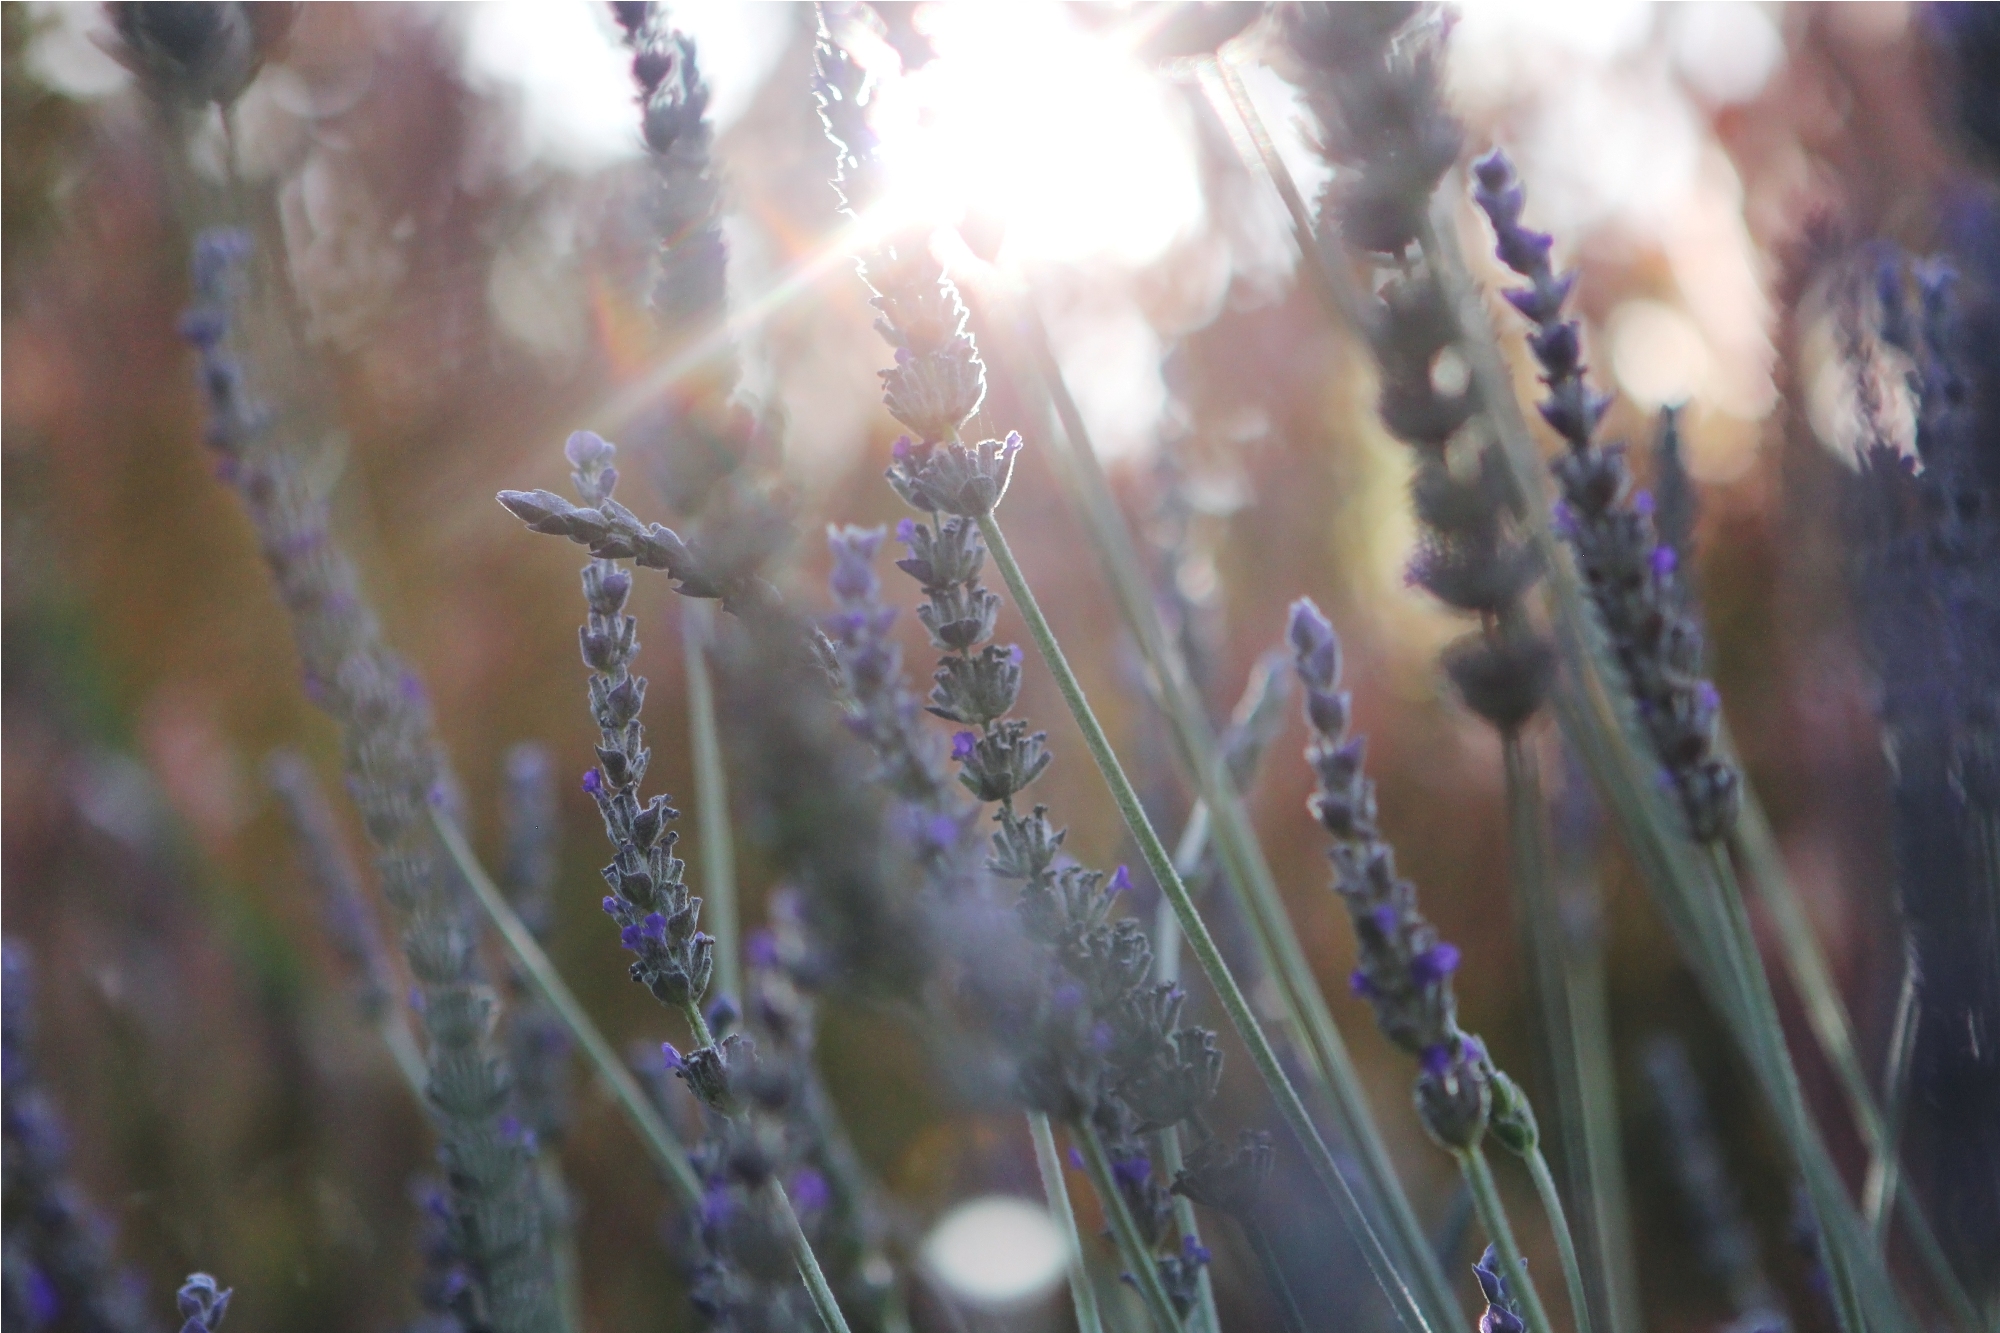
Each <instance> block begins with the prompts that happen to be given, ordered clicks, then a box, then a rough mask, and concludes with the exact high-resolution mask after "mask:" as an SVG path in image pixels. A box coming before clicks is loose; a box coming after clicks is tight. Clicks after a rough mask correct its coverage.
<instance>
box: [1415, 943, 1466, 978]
mask: <svg viewBox="0 0 2000 1333" xmlns="http://www.w3.org/2000/svg"><path fill="white" fill-rule="evenodd" d="M1458 958H1459V954H1458V946H1457V945H1455V944H1448V943H1446V942H1445V941H1443V940H1439V941H1438V942H1437V943H1436V944H1433V945H1432V946H1431V947H1430V948H1428V949H1426V950H1424V951H1423V952H1422V953H1420V954H1418V955H1417V956H1416V957H1415V958H1412V959H1411V960H1410V980H1411V981H1412V982H1414V983H1416V984H1417V985H1419V986H1430V985H1435V984H1436V983H1438V982H1440V981H1443V980H1444V979H1445V978H1446V977H1448V976H1450V975H1451V974H1452V973H1453V972H1456V971H1457V970H1458Z"/></svg>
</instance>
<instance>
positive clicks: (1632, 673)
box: [1473, 150, 1742, 842]
mask: <svg viewBox="0 0 2000 1333" xmlns="http://www.w3.org/2000/svg"><path fill="white" fill-rule="evenodd" d="M1474 174H1475V176H1476V178H1477V181H1478V184H1477V187H1476V188H1475V189H1474V191H1473V198H1474V199H1475V200H1476V201H1477V202H1478V204H1479V206H1480V208H1481V209H1483V210H1484V211H1485V213H1486V216H1487V219H1488V220H1489V221H1490V222H1491V223H1492V224H1493V231H1494V234H1495V236H1496V237H1497V238H1498V246H1497V253H1498V254H1499V256H1500V259H1501V261H1502V262H1503V263H1505V264H1506V265H1507V267H1509V268H1511V269H1513V270H1514V272H1516V273H1518V274H1520V275H1521V276H1522V277H1524V278H1526V279H1527V280H1528V282H1529V283H1530V285H1529V286H1528V287H1525V288H1515V289H1513V290H1510V291H1508V292H1506V293H1505V295H1506V297H1507V301H1508V304H1510V305H1512V306H1513V307H1514V309H1516V310H1517V311H1519V312H1520V313H1521V316H1522V318H1524V319H1526V320H1527V321H1528V322H1529V323H1530V324H1532V325H1533V326H1534V332H1533V333H1531V334H1530V335H1529V336H1528V347H1529V349H1530V350H1531V351H1532V352H1533V353H1534V355H1535V360H1536V361H1537V362H1538V363H1539V364H1540V366H1541V368H1542V372H1543V376H1544V381H1543V382H1544V383H1545V384H1546V385H1547V386H1548V396H1547V397H1546V398H1545V399H1544V400H1543V401H1542V402H1541V403H1540V404H1538V408H1539V410H1540V412H1541V415H1542V419H1543V420H1544V421H1546V422H1548V424H1549V426H1550V427H1551V428H1553V429H1554V430H1555V432H1556V433H1557V434H1558V435H1560V436H1562V438H1563V442H1564V444H1565V446H1566V447H1567V450H1568V452H1567V454H1566V455H1565V456H1563V457H1562V458H1559V459H1558V460H1557V461H1556V462H1555V464H1554V465H1553V471H1554V472H1555V475H1556V480H1557V482H1558V483H1559V484H1560V486H1561V489H1562V494H1563V499H1562V503H1561V507H1560V508H1558V509H1557V511H1556V529H1557V531H1558V533H1560V534H1561V536H1562V537H1563V539H1564V540H1565V541H1566V542H1567V543H1568V544H1569V547H1570V549H1571V551H1572V552H1574V553H1575V556H1576V563H1577V568H1578V570H1579V571H1581V573H1582V574H1583V578H1584V582H1585V586H1586V587H1587V588H1588V590H1589V593H1590V598H1591V601H1592V602H1593V603H1594V604H1595V606H1596V607H1597V612H1598V615H1599V617H1600V618H1601V619H1602V621H1603V624H1604V627H1605V629H1606V631H1607V632H1608V633H1609V635H1610V637H1611V643H1612V647H1613V650H1614V651H1615V652H1616V653H1617V655H1618V661H1619V663H1620V665H1621V666H1623V667H1624V670H1625V677H1626V684H1627V685H1628V687H1629V688H1630V689H1631V691H1632V697H1633V700H1634V702H1635V704H1636V705H1637V708H1638V712H1639V717H1640V720H1641V721H1642V722H1643V723H1644V725H1645V728H1646V732H1647V734H1648V735H1649V736H1650V737H1651V739H1652V742H1653V747H1654V753H1655V755H1656V756H1657V757H1658V760H1659V763H1660V765H1661V767H1662V769H1663V770H1664V772H1665V780H1666V781H1668V782H1670V783H1671V784H1672V785H1673V788H1674V791H1675V792H1676V794H1677V795H1678V797H1679V799H1680V803H1681V809H1682V811H1683V813H1684V814H1685V815H1686V817H1687V822H1688V830H1689V832H1690V833H1691V834H1692V835H1693V836H1694V837H1695V838H1696V839H1697V840H1699V841H1702V842H1713V841H1716V840H1717V839H1719V838H1722V837H1725V836H1726V835H1727V834H1728V832H1729V830H1730V827H1731V826H1732V825H1733V824H1734V823H1735V820H1736V815H1737V810H1738V808H1739V806H1740V804H1741V800H1742V797H1741V787H1742V777H1741V775H1740V774H1739V773H1738V772H1737V771H1736V767H1735V765H1733V764H1731V763H1730V762H1729V761H1727V760H1726V759H1723V758H1722V757H1720V756H1719V755H1717V754H1716V753H1715V726H1716V718H1717V715H1718V713H1719V711H1720V709H1721V698H1720V696H1719V695H1717V693H1716V690H1715V686H1714V685H1712V684H1710V683H1709V681H1708V680H1707V679H1706V678H1704V677H1703V675H1702V674H1701V667H1702V634H1701V629H1700V627H1699V626H1698V625H1696V623H1695V621H1694V618H1693V616H1692V615H1691V614H1690V612H1689V610H1688V607H1687V597H1686V594H1685V592H1684V591H1683V588H1682V582H1681V579H1682V576H1681V574H1680V558H1679V556H1678V555H1677V554H1676V553H1675V550H1674V547H1673V546H1672V545H1670V544H1667V543H1663V542H1662V541H1661V540H1660V536H1659V533H1658V531H1657V530H1656V529H1655V527H1654V523H1653V515H1654V500H1653V497H1652V495H1651V493H1650V492H1646V491H1638V492H1636V493H1635V492H1634V491H1633V489H1632V480H1631V473H1630V470H1629V469H1628V468H1627V466H1626V463H1625V450H1624V446H1622V445H1618V444H1612V445H1600V444H1598V443H1597V442H1596V439H1595V436H1596V431H1597V424H1598V422H1599V420H1600V419H1602V417H1603V415H1604V413H1605V410H1606V409H1607V408H1608V407H1609V406H1610V399H1608V398H1606V397H1604V396H1603V395H1601V394H1599V393H1597V392H1595V391H1594V390H1592V389H1591V388H1590V386H1589V384H1588V383H1587V382H1586V381H1585V379H1584V364H1583V338H1582V333H1581V330H1580V328H1579V327H1578V325H1577V323H1576V322H1575V321H1574V320H1567V319H1564V318H1563V304H1564V302H1566V301H1567V300H1568V299H1569V294H1570V291H1571V289H1572V288H1574V286H1575V285H1576V275H1575V274H1574V273H1565V274H1560V275H1559V274H1557V273H1556V271H1555V268H1554V266H1553V265H1552V264H1551V263H1550V258H1549V256H1550V252H1551V251H1552V249H1553V248H1554V244H1555V241H1554V238H1553V237H1551V236H1549V235H1547V234H1546V233H1544V232H1537V231H1531V230H1529V229H1528V228H1526V227H1524V226H1522V225H1521V213H1522V210H1523V209H1524V208H1525V207H1526V204H1527V192H1526V191H1525V190H1524V189H1523V188H1522V187H1521V184H1520V182H1519V180H1518V179H1517V178H1516V177H1515V175H1514V167H1513V164H1512V163H1510V162H1509V161H1508V160H1507V157H1506V154H1504V153H1502V152H1500V151H1498V150H1495V151H1494V152H1492V153H1489V154H1488V155H1487V156H1485V157H1483V158H1481V159H1480V160H1479V162H1478V163H1477V164H1476V166H1475V167H1474Z"/></svg>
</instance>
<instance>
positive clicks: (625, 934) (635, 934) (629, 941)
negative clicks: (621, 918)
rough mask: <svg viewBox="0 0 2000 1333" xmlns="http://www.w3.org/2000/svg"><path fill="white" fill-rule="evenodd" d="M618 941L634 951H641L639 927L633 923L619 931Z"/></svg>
mask: <svg viewBox="0 0 2000 1333" xmlns="http://www.w3.org/2000/svg"><path fill="white" fill-rule="evenodd" d="M618 942H619V943H620V944H621V945H623V946H624V947H626V948H627V949H630V950H631V951H632V952H633V953H637V952H639V927H638V926H636V925H631V926H627V927H625V929H623V930H621V931H619V932H618Z"/></svg>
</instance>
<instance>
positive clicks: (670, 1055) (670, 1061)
mask: <svg viewBox="0 0 2000 1333" xmlns="http://www.w3.org/2000/svg"><path fill="white" fill-rule="evenodd" d="M660 1059H662V1060H664V1061H665V1062H666V1065H667V1068H669V1069H686V1068H687V1060H686V1059H685V1058H684V1057H683V1056H682V1055H681V1052H680V1048H679V1047H677V1046H675V1045H674V1044H673V1043H672V1042H670V1041H663V1042H661V1043H660Z"/></svg>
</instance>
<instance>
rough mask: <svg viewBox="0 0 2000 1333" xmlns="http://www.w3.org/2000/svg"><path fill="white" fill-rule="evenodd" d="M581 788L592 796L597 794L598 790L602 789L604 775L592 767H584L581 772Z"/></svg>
mask: <svg viewBox="0 0 2000 1333" xmlns="http://www.w3.org/2000/svg"><path fill="white" fill-rule="evenodd" d="M583 789H584V790H585V791H587V792H589V793H590V794H591V795H592V796H595V795H597V793H598V792H600V791H603V790H604V775H603V774H601V773H599V772H598V771H597V770H596V769H594V768H590V769H585V770H584V773H583Z"/></svg>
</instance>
